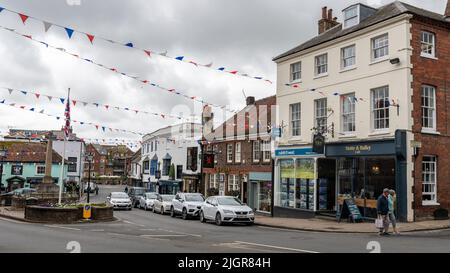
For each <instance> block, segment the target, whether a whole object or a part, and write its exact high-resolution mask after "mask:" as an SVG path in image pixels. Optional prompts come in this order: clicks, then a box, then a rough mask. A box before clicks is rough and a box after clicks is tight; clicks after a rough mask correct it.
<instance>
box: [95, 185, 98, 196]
mask: <svg viewBox="0 0 450 273" xmlns="http://www.w3.org/2000/svg"><path fill="white" fill-rule="evenodd" d="M95 195H98V185H95Z"/></svg>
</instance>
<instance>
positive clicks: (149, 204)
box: [139, 192, 158, 210]
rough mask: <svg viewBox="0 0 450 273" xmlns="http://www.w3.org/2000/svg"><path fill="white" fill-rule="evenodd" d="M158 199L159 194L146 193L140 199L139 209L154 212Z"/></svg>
mask: <svg viewBox="0 0 450 273" xmlns="http://www.w3.org/2000/svg"><path fill="white" fill-rule="evenodd" d="M156 198H158V194H157V193H156V192H146V193H144V195H142V196H140V197H139V208H140V209H144V210H152V209H153V203H154V202H155V200H156Z"/></svg>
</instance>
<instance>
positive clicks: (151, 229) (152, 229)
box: [139, 228, 158, 231]
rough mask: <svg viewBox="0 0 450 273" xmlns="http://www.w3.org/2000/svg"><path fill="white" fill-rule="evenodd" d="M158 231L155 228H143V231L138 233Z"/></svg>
mask: <svg viewBox="0 0 450 273" xmlns="http://www.w3.org/2000/svg"><path fill="white" fill-rule="evenodd" d="M156 230H158V229H156V228H143V229H139V231H156Z"/></svg>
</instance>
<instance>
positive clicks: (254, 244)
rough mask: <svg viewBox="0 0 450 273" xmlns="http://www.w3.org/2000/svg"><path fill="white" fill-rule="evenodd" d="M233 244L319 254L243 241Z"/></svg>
mask: <svg viewBox="0 0 450 273" xmlns="http://www.w3.org/2000/svg"><path fill="white" fill-rule="evenodd" d="M235 242H236V243H239V244H245V245H253V246H261V247H268V248H275V249H281V250H289V251H295V252H304V253H319V252H316V251H311V250H305V249H297V248H289V247H281V246H272V245H263V244H256V243H249V242H243V241H235Z"/></svg>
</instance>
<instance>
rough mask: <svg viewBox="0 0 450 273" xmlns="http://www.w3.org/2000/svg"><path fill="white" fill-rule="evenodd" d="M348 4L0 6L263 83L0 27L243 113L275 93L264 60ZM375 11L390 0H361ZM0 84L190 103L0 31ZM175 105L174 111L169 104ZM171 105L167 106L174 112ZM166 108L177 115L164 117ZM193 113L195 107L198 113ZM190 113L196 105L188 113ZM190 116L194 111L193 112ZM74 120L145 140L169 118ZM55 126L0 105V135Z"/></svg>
mask: <svg viewBox="0 0 450 273" xmlns="http://www.w3.org/2000/svg"><path fill="white" fill-rule="evenodd" d="M355 2H357V1H353V0H351V1H350V0H328V1H326V0H318V1H303V0H189V1H186V0H128V1H123V0H81V5H80V6H70V5H68V4H67V3H66V1H65V0H0V6H1V7H5V8H8V9H12V10H16V11H19V12H22V13H25V14H28V15H30V16H35V17H38V18H43V19H46V20H48V21H50V22H54V23H57V24H60V25H65V26H70V27H73V28H75V29H78V30H81V31H85V32H88V33H92V34H96V35H99V36H102V37H105V38H111V39H113V40H117V41H121V42H124V43H125V42H133V43H134V44H135V45H136V46H138V47H140V48H148V49H151V50H154V51H157V52H163V51H165V50H168V52H169V54H170V55H172V56H179V55H185V56H186V58H187V59H189V60H195V61H198V62H199V63H204V64H206V63H209V62H210V61H213V62H214V66H215V67H219V66H224V67H227V68H228V69H236V70H239V71H241V72H243V73H248V74H250V75H254V76H264V77H266V78H269V79H272V80H273V81H274V84H272V85H270V84H267V83H265V82H263V81H257V80H252V79H246V78H242V77H237V76H232V75H227V74H225V73H221V72H216V71H213V70H208V69H205V68H195V67H194V66H192V65H189V64H183V63H180V62H176V61H172V60H168V59H165V58H162V57H153V58H152V59H148V58H146V57H145V54H141V53H140V52H137V51H133V50H129V49H127V48H123V47H120V46H117V45H112V44H110V43H107V42H103V41H101V40H96V41H94V46H92V45H90V43H89V41H88V40H87V38H86V37H84V36H82V35H80V34H77V33H75V34H74V36H73V38H72V39H71V40H69V39H68V38H67V35H66V33H65V32H64V31H63V30H62V29H59V28H51V29H50V30H49V32H48V33H44V30H43V26H42V23H39V22H37V21H34V20H31V19H30V20H29V21H28V22H27V24H26V26H24V25H23V24H22V22H21V21H20V19H19V18H18V16H17V15H14V14H11V13H8V12H5V11H3V12H1V13H0V25H2V26H5V27H10V28H14V29H16V30H17V31H20V32H22V33H25V34H31V35H33V37H35V38H37V39H40V40H44V41H46V42H49V43H51V44H54V45H56V46H59V47H64V48H66V49H68V50H70V51H73V52H75V53H79V54H81V55H82V56H85V57H87V58H92V59H94V60H96V61H97V62H100V63H103V64H105V65H107V66H110V67H117V68H118V69H120V70H122V71H124V72H126V73H128V74H130V75H133V76H139V77H140V78H143V79H148V80H151V81H153V82H156V83H159V84H160V85H162V86H165V87H169V88H175V89H177V90H180V91H183V92H184V93H186V94H189V95H192V96H198V97H202V98H203V99H204V100H206V101H208V102H211V103H216V104H221V105H231V108H233V109H239V108H241V107H243V106H244V104H245V103H244V97H243V94H242V90H245V93H246V95H247V96H255V97H256V98H257V99H259V98H263V97H267V96H270V95H274V94H275V86H276V85H275V80H276V66H275V64H274V63H273V62H272V57H274V56H276V55H278V54H280V53H282V52H284V51H286V50H288V49H291V48H292V47H294V46H296V45H298V44H300V43H302V42H303V41H305V40H307V39H309V38H311V37H313V36H315V35H316V34H317V20H318V19H319V17H320V15H321V11H320V9H321V7H322V6H325V5H327V6H328V7H329V8H333V9H334V10H335V15H336V16H338V18H339V19H340V21H341V14H340V11H341V10H342V9H343V8H345V7H346V6H348V5H350V4H353V3H355ZM361 2H362V3H366V4H370V5H373V6H380V5H384V4H387V3H389V2H392V1H391V0H384V1H377V0H362V1H361ZM404 2H406V3H409V4H412V5H416V6H419V7H421V8H425V9H429V10H432V11H435V12H438V13H443V11H444V9H445V4H446V0H427V1H419V0H404ZM0 41H1V42H0V64H1V65H0V86H4V87H12V88H15V89H24V90H31V91H38V92H42V93H48V94H50V95H53V96H55V97H64V96H65V94H66V90H67V88H68V87H71V88H72V98H73V99H80V100H85V101H92V102H99V103H102V104H108V105H113V106H116V105H117V106H122V107H130V108H135V109H142V110H146V111H156V112H163V113H168V114H170V113H172V114H178V113H179V112H180V109H183V108H185V109H187V110H189V109H190V110H193V109H194V108H195V107H194V105H193V104H192V102H189V101H188V100H186V99H184V98H182V97H178V96H175V95H172V94H169V93H167V92H164V91H161V90H159V89H156V88H153V87H149V86H145V87H144V86H142V85H140V84H138V83H137V82H136V81H133V80H131V79H129V78H125V77H121V76H119V75H117V74H115V73H112V72H110V71H106V70H103V69H101V68H99V67H97V66H94V65H92V64H89V63H86V62H83V61H80V60H76V59H75V58H73V57H71V56H68V55H66V54H63V53H61V52H58V51H54V50H51V49H45V47H43V46H40V45H37V44H35V43H33V42H31V41H29V40H27V39H24V38H22V37H18V36H16V35H14V34H12V33H9V32H7V31H4V30H0ZM3 99H6V101H7V102H17V103H19V104H23V105H30V106H35V107H37V108H38V109H43V108H45V109H46V112H47V113H51V114H55V115H60V116H62V115H63V113H64V106H63V105H62V104H58V103H57V102H56V100H54V102H53V103H50V102H49V101H48V100H47V99H46V98H41V99H40V100H36V98H35V97H34V96H31V95H29V96H24V95H22V94H19V93H15V94H13V95H12V96H10V95H9V93H8V92H7V91H5V90H0V100H3ZM177 105H178V106H177ZM175 106H177V107H175ZM174 107H175V108H176V109H177V110H174ZM200 108H201V107H200ZM198 109H199V107H198V105H197V110H198ZM197 114H199V113H197ZM72 117H73V119H76V120H81V121H86V122H94V123H98V124H102V125H105V126H107V127H112V128H119V129H126V130H133V131H139V132H144V133H148V132H151V131H154V130H156V129H158V128H160V127H163V126H167V125H170V124H172V123H174V122H176V120H173V119H172V120H170V119H166V120H164V119H162V118H158V117H154V116H148V115H142V114H139V115H136V114H134V113H124V112H121V111H117V110H114V109H112V110H110V111H104V110H103V109H102V110H98V109H96V108H95V107H93V106H88V107H83V106H81V105H77V106H76V107H72ZM62 123H63V122H62V121H57V120H56V119H54V118H50V117H47V116H41V115H37V114H33V113H29V112H26V111H22V110H18V109H14V108H10V107H7V106H4V105H0V131H5V130H7V129H8V128H9V127H13V128H26V129H58V128H60V127H61V126H62ZM74 130H75V132H76V133H77V134H78V135H79V136H80V137H84V138H99V139H103V138H121V139H139V137H137V136H133V135H129V134H123V133H121V134H118V133H111V132H107V133H102V132H101V131H96V129H95V128H94V127H86V126H80V125H76V124H75V125H74Z"/></svg>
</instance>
